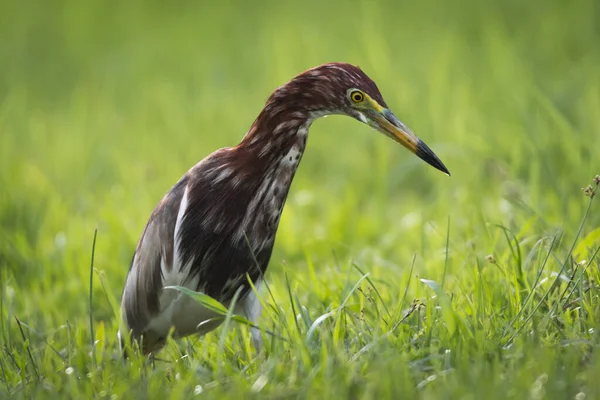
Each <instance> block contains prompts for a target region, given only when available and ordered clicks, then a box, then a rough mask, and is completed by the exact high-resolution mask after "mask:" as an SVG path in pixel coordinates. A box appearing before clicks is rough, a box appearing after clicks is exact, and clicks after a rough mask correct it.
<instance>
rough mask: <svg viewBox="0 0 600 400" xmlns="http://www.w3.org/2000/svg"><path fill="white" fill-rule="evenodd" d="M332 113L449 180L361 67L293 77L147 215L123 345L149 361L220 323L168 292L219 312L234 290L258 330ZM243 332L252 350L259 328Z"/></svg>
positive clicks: (130, 278) (126, 302)
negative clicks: (310, 151)
mask: <svg viewBox="0 0 600 400" xmlns="http://www.w3.org/2000/svg"><path fill="white" fill-rule="evenodd" d="M332 114H341V115H346V116H349V117H352V118H354V119H356V120H358V121H360V122H362V123H364V124H367V125H369V126H370V127H372V128H374V129H375V130H377V131H379V132H381V133H383V134H384V135H386V136H388V137H389V138H391V139H393V140H394V141H396V142H398V143H399V144H401V145H402V146H404V147H405V148H406V149H408V150H409V151H411V152H412V153H414V154H415V155H416V156H418V157H419V158H421V159H422V160H423V161H425V162H426V163H428V164H430V165H431V166H433V167H434V168H436V169H438V170H440V171H442V172H444V173H445V174H447V175H450V172H449V171H448V169H447V168H446V166H445V165H444V164H443V163H442V161H440V159H439V158H438V157H437V156H436V155H435V153H434V152H433V151H432V150H431V149H430V148H429V147H428V146H427V145H426V144H425V143H424V142H423V141H422V140H421V139H419V137H417V136H416V135H415V134H414V133H413V132H412V130H411V129H410V128H409V127H407V126H406V125H405V124H404V123H403V122H401V121H400V119H398V118H397V117H396V115H395V114H394V113H393V112H392V111H391V110H390V109H389V108H388V106H387V104H386V102H385V101H384V99H383V96H382V95H381V93H380V91H379V89H378V87H377V85H376V84H375V82H373V80H371V79H370V78H369V77H368V76H367V75H366V73H365V72H363V70H362V69H361V68H359V67H358V66H354V65H351V64H348V63H342V62H332V63H326V64H323V65H319V66H317V67H314V68H311V69H308V70H306V71H304V72H302V73H300V74H299V75H297V76H295V77H294V78H293V79H291V80H290V81H288V82H287V83H285V84H284V85H282V86H280V87H278V88H277V89H275V90H274V91H273V93H272V94H271V95H270V96H269V97H268V99H267V101H266V104H265V106H264V108H263V109H262V111H261V112H260V113H259V115H258V117H257V118H256V119H255V120H254V122H253V123H252V125H251V126H250V129H249V130H248V131H247V133H246V134H245V135H244V136H243V138H242V139H241V141H240V142H239V144H238V145H237V146H235V147H227V148H222V149H219V150H216V151H215V152H213V153H212V154H210V155H208V156H207V157H205V158H204V159H202V160H201V161H199V162H198V163H197V164H196V165H194V166H193V167H191V168H190V169H189V170H188V171H187V172H186V173H185V174H184V175H183V176H182V177H181V178H180V179H179V181H178V182H177V183H175V185H174V186H173V187H172V188H171V189H170V190H169V191H168V192H167V193H166V194H165V195H164V197H163V198H162V199H161V200H160V201H159V203H158V204H157V205H156V207H155V209H154V210H153V211H152V213H151V215H150V217H149V219H148V221H147V223H146V225H145V227H144V230H143V232H142V234H141V237H140V238H139V241H138V243H137V246H136V248H135V251H134V254H133V258H132V261H131V264H130V267H129V272H128V274H127V277H126V280H125V284H124V288H123V292H122V298H121V325H120V329H119V333H118V335H119V338H120V342H121V345H122V346H123V343H124V342H123V340H124V337H125V336H126V335H125V333H127V337H129V338H130V339H131V340H133V341H135V342H136V343H138V344H139V346H138V348H139V349H140V350H141V352H142V353H143V354H155V353H156V352H158V351H159V350H160V349H161V348H162V347H164V345H165V343H166V340H167V337H168V336H169V334H171V335H172V337H173V338H174V339H181V338H184V337H187V336H190V335H203V334H205V333H207V332H209V331H211V330H213V329H215V328H217V327H218V326H219V325H220V324H221V321H222V320H220V319H219V318H216V317H217V316H218V315H217V314H215V311H214V310H211V309H209V308H207V307H206V306H203V305H202V304H201V303H199V302H197V301H196V300H195V299H193V298H192V297H190V296H188V295H186V294H184V293H182V292H181V291H177V290H172V289H170V288H167V287H169V286H182V287H185V288H188V289H191V290H194V291H197V292H202V293H203V294H205V295H208V296H210V297H212V298H214V299H216V300H217V301H219V302H221V303H222V304H223V305H225V306H227V307H229V306H230V305H231V304H232V301H233V299H234V297H235V296H236V293H237V297H236V298H237V299H239V301H236V303H235V305H234V309H235V312H236V313H238V314H240V315H243V316H244V317H245V318H246V319H248V320H249V321H251V322H252V323H253V324H257V321H258V318H259V316H260V313H261V303H260V301H259V295H260V291H261V287H262V286H263V279H264V276H265V272H266V271H267V266H268V264H269V261H270V258H271V253H272V250H273V246H274V243H275V236H276V233H277V228H278V226H279V220H280V216H281V213H282V211H283V208H284V205H285V202H286V198H287V196H288V192H289V190H290V185H291V184H292V180H293V178H294V175H295V173H296V170H297V168H298V165H299V164H300V160H301V158H302V155H303V153H304V150H305V147H306V140H307V138H308V131H309V128H310V126H311V124H312V123H313V122H314V121H315V120H316V119H318V118H320V117H324V116H327V115H332ZM249 281H251V282H252V285H251V284H250V282H249ZM252 286H254V288H252ZM169 289H170V290H169ZM250 331H251V332H250V334H251V339H252V342H253V345H254V347H255V348H256V350H257V351H259V350H260V348H261V346H262V340H263V339H262V337H261V331H260V330H259V329H258V328H257V326H253V327H252V328H251V330H250Z"/></svg>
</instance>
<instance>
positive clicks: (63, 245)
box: [0, 0, 600, 400]
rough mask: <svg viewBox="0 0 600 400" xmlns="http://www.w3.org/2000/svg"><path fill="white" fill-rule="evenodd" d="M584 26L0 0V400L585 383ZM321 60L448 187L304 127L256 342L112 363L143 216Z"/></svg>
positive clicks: (559, 17)
mask: <svg viewBox="0 0 600 400" xmlns="http://www.w3.org/2000/svg"><path fill="white" fill-rule="evenodd" d="M259 4H260V5H259ZM599 15H600V9H599V8H598V4H597V2H596V1H594V0H581V1H577V2H572V3H570V4H569V3H568V2H564V1H560V0H545V1H542V0H534V1H530V2H520V1H518V0H508V1H503V2H496V1H492V0H484V1H474V0H473V1H469V0H458V1H454V2H443V1H433V0H425V1H423V2H420V3H419V2H415V1H392V0H390V1H388V2H383V1H382V2H372V1H366V0H363V1H357V0H351V1H344V2H342V1H339V2H324V1H316V0H306V1H302V2H295V3H292V2H283V1H275V0H265V1H263V2H262V3H258V2H241V1H240V2H234V1H231V0H229V1H223V2H200V1H177V2H158V1H147V2H141V1H129V2H117V1H99V0H90V1H87V2H84V1H75V0H63V1H58V0H57V1H54V2H42V1H37V2H26V1H22V2H15V1H12V2H11V1H8V0H4V1H1V2H0V44H1V45H0V280H1V287H2V289H1V295H0V332H1V333H0V341H1V348H0V382H1V384H0V397H2V398H6V397H13V398H46V397H47V398H57V396H60V398H77V399H91V398H107V399H108V398H110V399H129V398H157V399H164V398H173V399H179V398H189V397H191V396H193V395H194V393H198V392H200V391H201V392H202V393H201V396H200V398H216V397H223V396H227V397H232V398H236V397H237V398H239V397H240V396H254V397H261V396H264V397H273V398H291V397H293V398H296V397H298V398H323V399H326V398H356V399H369V398H394V399H396V398H399V399H403V398H427V399H432V398H449V399H456V398H462V399H480V398H490V399H494V398H498V399H505V398H535V399H538V398H557V399H566V398H576V399H579V400H581V399H583V398H586V399H593V398H600V379H598V377H600V352H599V349H598V343H599V341H600V336H599V329H600V324H599V319H600V300H599V295H600V288H599V286H598V285H599V282H600V272H599V270H600V268H599V267H600V261H599V260H598V256H596V252H597V251H598V249H599V248H600V228H599V227H600V209H599V205H598V204H597V201H598V200H599V199H598V198H596V199H592V198H590V197H589V196H587V197H586V196H585V193H583V192H582V190H581V188H582V187H585V186H587V185H588V184H593V183H592V182H591V181H592V179H593V177H594V176H595V175H596V174H598V173H600V158H599V156H598V155H599V153H598V149H600V117H599V115H600V114H599V113H600V74H599V73H598V65H600V47H599V46H598V43H600V18H599ZM327 61H347V62H351V63H354V64H358V65H360V66H361V67H362V68H363V69H364V70H365V71H366V72H367V73H368V74H369V75H370V76H371V77H372V78H373V79H374V80H375V81H376V82H377V83H378V85H379V87H380V89H381V91H382V93H383V95H384V97H385V98H386V101H387V103H388V105H389V106H390V107H391V109H392V110H393V111H394V112H395V113H396V114H397V115H398V116H399V117H400V118H401V119H402V120H404V122H406V123H407V124H408V125H409V126H411V127H412V128H413V130H414V131H415V132H416V133H417V134H418V135H419V136H420V137H421V138H422V139H423V140H424V141H425V142H426V143H428V144H429V146H430V147H431V148H432V149H434V151H435V152H436V153H437V154H438V155H439V156H440V158H441V159H442V160H443V161H444V163H445V164H446V165H447V166H448V168H449V169H450V171H451V172H452V177H451V178H448V177H446V176H444V175H443V174H441V173H439V172H438V171H435V170H434V169H433V168H431V167H429V166H427V165H426V164H424V163H423V162H421V161H420V160H418V159H417V158H416V157H414V156H412V155H411V154H409V153H408V152H407V151H406V150H404V149H403V148H401V146H398V145H396V144H395V143H393V142H392V141H391V140H389V139H387V138H385V137H383V136H382V135H379V134H377V133H375V132H373V131H372V130H371V129H370V128H368V127H366V126H364V125H361V124H359V123H357V122H356V121H353V120H351V119H350V118H343V117H330V118H327V119H324V120H320V121H318V122H316V123H315V124H314V125H313V127H312V129H311V135H310V140H309V142H308V149H307V152H306V154H305V156H304V158H303V161H302V164H301V166H300V169H299V171H298V173H297V175H296V178H295V180H294V184H293V186H292V190H291V193H290V197H289V199H288V202H287V205H286V208H285V211H284V216H283V218H282V220H281V224H280V229H279V233H278V236H277V242H276V248H275V251H274V254H273V258H272V261H271V265H270V268H269V272H268V275H267V281H268V284H269V288H270V292H265V293H264V296H262V300H263V301H264V305H265V312H264V314H263V316H262V318H261V320H260V326H261V327H263V328H264V329H266V330H269V331H271V332H273V333H275V334H276V335H277V336H273V337H271V336H268V337H267V342H266V347H267V349H266V353H268V354H260V355H259V356H258V357H257V356H256V355H255V354H254V351H253V349H252V346H251V340H250V337H249V331H248V328H247V327H246V326H244V325H243V324H240V323H237V322H235V321H231V324H230V325H229V326H230V329H218V330H216V331H214V332H212V333H210V334H208V335H206V336H204V337H202V338H200V339H199V340H197V339H192V340H189V341H188V340H184V341H182V342H179V343H175V342H171V343H169V345H168V347H167V348H166V349H165V350H164V351H163V352H162V353H160V354H159V355H158V357H159V358H160V360H156V361H155V363H154V364H152V363H150V362H148V361H146V360H144V359H142V358H140V357H133V358H132V359H131V360H130V361H128V362H123V361H122V360H121V359H119V357H118V345H117V341H116V330H117V316H118V312H119V310H118V304H119V296H120V293H121V289H122V285H123V282H124V279H125V276H126V274H127V270H128V266H129V261H130V258H131V254H132V251H133V249H134V246H135V243H136V241H137V239H138V237H139V235H140V233H141V231H142V229H143V226H144V223H145V222H146V219H147V218H148V216H149V214H150V212H151V210H152V208H153V207H154V205H155V204H156V203H157V201H158V200H159V199H160V198H161V196H162V195H163V194H164V193H165V192H166V191H167V190H168V189H169V188H170V186H171V185H172V184H173V183H174V182H175V181H176V180H177V179H178V178H179V177H180V176H181V175H182V174H183V173H184V172H185V171H186V170H187V169H188V168H189V167H190V166H191V165H193V164H194V163H195V162H197V161H198V160H200V159H201V158H203V157H204V156H206V155H208V154H209V153H211V152H212V151H214V150H216V149H217V148H219V147H224V146H230V145H234V144H236V143H237V141H238V140H239V139H240V138H241V137H242V136H243V134H244V133H245V132H246V130H247V128H248V127H249V125H250V124H251V122H252V121H253V119H254V118H255V116H256V115H257V114H258V112H259V111H260V109H261V107H262V105H263V103H264V100H265V99H266V97H267V96H268V95H269V94H270V92H271V90H273V89H274V88H275V87H277V86H278V85H280V84H282V83H283V82H285V81H287V80H288V79H290V78H291V77H292V76H294V75H295V74H297V73H299V72H301V71H302V70H304V69H306V68H310V67H312V66H315V65H318V64H320V63H323V62H327ZM588 206H589V209H588ZM96 228H97V229H98V236H97V241H96V247H95V260H94V265H93V271H92V277H93V283H92V293H91V295H92V297H91V299H92V301H91V305H90V301H89V299H90V292H89V284H90V258H91V249H92V241H93V238H94V232H95V230H96ZM90 310H91V312H90ZM90 320H91V322H92V326H93V336H92V330H91V326H90ZM92 342H93V343H94V346H93V348H92Z"/></svg>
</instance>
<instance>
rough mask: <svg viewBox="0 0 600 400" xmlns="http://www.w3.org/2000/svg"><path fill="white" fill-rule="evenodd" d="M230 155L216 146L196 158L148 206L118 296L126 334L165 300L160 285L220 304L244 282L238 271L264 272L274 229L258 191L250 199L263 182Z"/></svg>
mask: <svg viewBox="0 0 600 400" xmlns="http://www.w3.org/2000/svg"><path fill="white" fill-rule="evenodd" d="M230 156H231V153H229V152H228V151H227V150H226V149H222V150H221V151H217V152H215V153H213V154H212V155H210V156H209V157H207V158H205V159H204V160H202V161H201V162H199V163H198V164H196V165H195V166H194V167H193V168H192V169H190V170H189V171H188V172H187V173H186V175H184V176H183V177H182V178H181V179H180V181H179V182H178V183H177V184H176V185H175V186H174V187H173V188H172V189H171V190H170V191H169V192H168V193H167V194H166V195H165V197H164V198H163V199H162V200H161V202H160V203H159V204H158V205H157V207H156V208H155V209H154V211H153V212H152V215H151V216H150V219H149V221H148V223H147V225H146V227H145V229H144V232H143V233H142V236H141V238H140V241H139V243H138V246H137V248H136V251H135V254H134V256H133V260H132V263H131V267H130V270H129V275H128V277H127V281H126V283H125V288H124V291H123V296H122V302H121V307H122V310H123V312H124V319H125V322H126V323H127V326H128V329H131V330H132V331H133V332H134V334H141V333H143V332H144V330H145V329H146V328H147V327H148V324H149V323H150V321H151V320H152V318H153V317H155V316H157V315H158V314H159V313H160V312H161V311H162V310H164V309H165V308H166V307H167V306H168V304H167V303H168V302H169V299H170V297H169V298H167V297H168V296H166V295H165V296H163V287H164V286H165V285H185V286H188V287H190V288H192V289H194V290H198V291H201V292H203V293H205V294H207V295H209V296H211V297H213V298H216V299H217V300H219V301H222V302H225V303H226V302H228V301H229V300H231V298H232V297H233V295H234V294H235V292H236V291H237V290H238V288H239V287H240V286H242V285H244V284H246V283H247V276H246V274H248V275H249V276H250V279H251V280H252V281H254V282H256V281H257V280H258V279H259V278H260V276H261V275H262V274H263V273H264V270H265V269H266V266H267V264H268V262H269V259H270V257H271V251H272V248H273V240H274V231H275V229H274V228H269V227H270V226H271V225H270V221H269V220H267V217H266V216H265V215H264V212H262V206H263V203H264V202H265V201H266V198H265V196H264V193H263V194H262V195H261V196H258V197H257V194H260V193H259V188H260V187H261V184H263V183H264V182H263V180H262V179H256V176H255V175H252V173H249V170H248V168H247V164H246V165H243V164H241V161H240V160H239V159H232V158H231V157H230ZM246 161H247V160H246ZM256 227H258V229H257V228H256ZM248 290H249V287H248V285H245V289H244V292H247V291H248ZM161 303H164V304H161Z"/></svg>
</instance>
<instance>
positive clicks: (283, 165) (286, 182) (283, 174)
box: [235, 106, 323, 234]
mask: <svg viewBox="0 0 600 400" xmlns="http://www.w3.org/2000/svg"><path fill="white" fill-rule="evenodd" d="M274 111H275V112H274ZM277 111H279V112H277ZM322 115H323V114H322V113H314V112H308V111H306V112H304V111H299V110H295V111H288V112H284V111H283V110H282V109H281V108H279V109H277V107H275V109H273V108H272V107H269V106H267V107H266V108H265V109H264V110H263V112H262V113H261V114H260V115H259V116H258V118H257V119H256V121H255V122H254V124H252V127H251V128H250V130H249V131H248V133H247V134H246V136H245V137H244V138H243V139H242V141H241V142H240V144H239V145H238V146H237V147H236V148H235V150H236V151H237V152H239V153H238V154H239V155H240V156H242V155H243V158H244V159H246V160H248V161H250V160H252V161H251V162H249V163H246V165H247V167H248V168H250V169H252V171H253V173H252V176H253V179H256V178H258V176H260V183H258V179H257V181H256V183H257V186H256V189H255V190H256V192H255V194H254V197H253V200H252V202H251V204H250V205H249V207H248V208H249V210H250V211H251V213H250V214H252V213H256V214H260V215H263V216H264V220H265V221H268V227H269V229H271V230H272V233H273V234H274V232H275V230H276V229H277V226H278V224H279V216H280V214H281V211H282V209H283V206H284V205H285V201H286V199H287V195H288V192H289V189H290V186H291V184H292V180H293V178H294V175H295V173H296V169H297V168H298V165H299V164H300V160H301V158H302V154H303V153H304V149H305V147H306V140H307V138H308V130H309V128H310V125H311V124H312V122H313V121H314V120H315V119H316V118H318V117H320V116H322ZM260 220H261V218H256V219H255V221H260ZM247 222H248V223H250V222H249V221H247ZM246 228H247V229H248V230H249V231H252V227H251V226H247V227H246ZM254 228H256V229H259V226H255V227H254Z"/></svg>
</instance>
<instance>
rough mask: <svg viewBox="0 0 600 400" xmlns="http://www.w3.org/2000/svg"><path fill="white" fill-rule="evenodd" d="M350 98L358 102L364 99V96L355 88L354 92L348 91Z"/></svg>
mask: <svg viewBox="0 0 600 400" xmlns="http://www.w3.org/2000/svg"><path fill="white" fill-rule="evenodd" d="M350 98H351V99H352V101H353V102H355V103H360V102H361V101H363V100H364V99H365V96H364V95H363V94H362V92H359V91H358V90H355V91H354V92H352V93H350Z"/></svg>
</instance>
